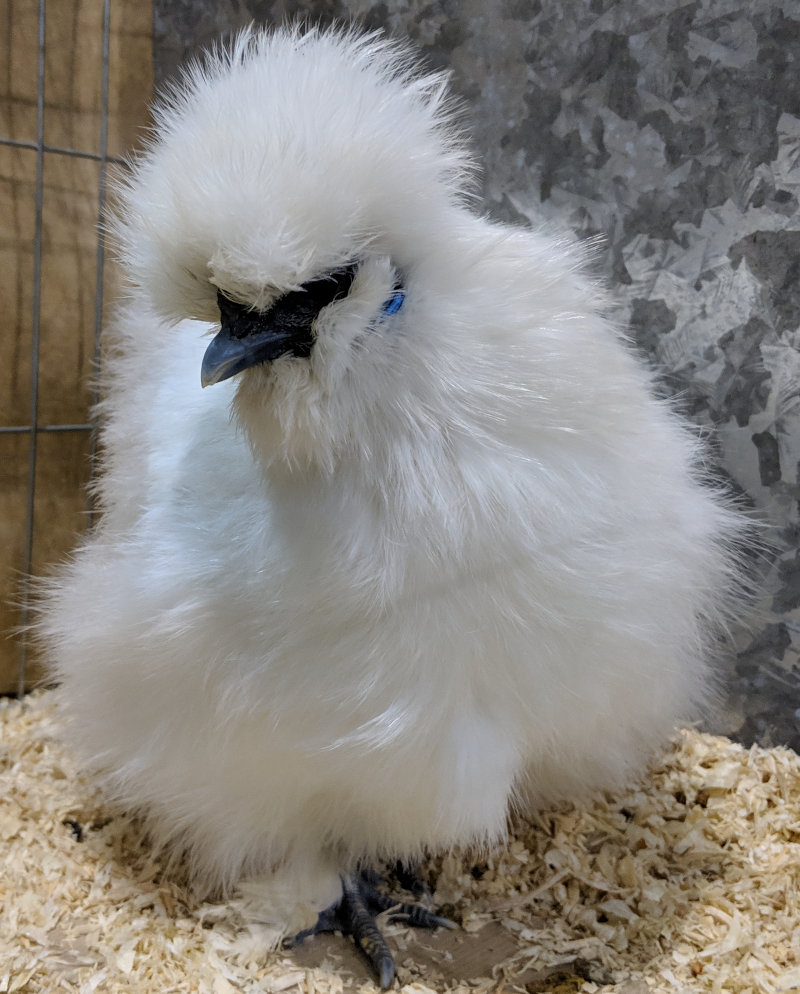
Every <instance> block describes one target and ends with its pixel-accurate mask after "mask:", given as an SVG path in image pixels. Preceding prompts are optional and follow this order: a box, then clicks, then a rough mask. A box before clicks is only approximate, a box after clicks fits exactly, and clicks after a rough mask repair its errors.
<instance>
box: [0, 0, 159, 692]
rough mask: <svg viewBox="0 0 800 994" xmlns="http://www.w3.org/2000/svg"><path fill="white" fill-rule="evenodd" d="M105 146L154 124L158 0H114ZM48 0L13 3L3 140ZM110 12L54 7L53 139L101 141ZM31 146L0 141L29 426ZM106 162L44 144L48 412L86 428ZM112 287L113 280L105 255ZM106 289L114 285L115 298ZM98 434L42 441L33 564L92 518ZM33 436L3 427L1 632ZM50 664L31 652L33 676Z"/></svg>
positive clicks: (9, 348) (20, 401)
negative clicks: (92, 448) (150, 111)
mask: <svg viewBox="0 0 800 994" xmlns="http://www.w3.org/2000/svg"><path fill="white" fill-rule="evenodd" d="M110 10H111V21H110V37H109V63H108V79H109V91H108V94H109V101H108V103H109V108H108V111H109V112H108V118H107V126H108V153H109V155H111V156H119V155H122V154H123V153H124V152H125V151H126V150H127V149H129V148H130V147H131V146H132V145H133V144H134V143H135V142H136V140H137V138H138V136H139V134H140V132H141V128H142V126H143V125H144V124H146V121H147V105H148V102H149V99H150V96H151V91H152V78H153V70H152V12H151V8H150V4H149V3H141V2H136V0H111V7H110ZM38 16H39V3H38V0H6V4H5V5H4V18H3V20H4V28H5V29H6V36H7V37H8V39H9V44H7V45H5V46H2V52H1V53H0V137H3V138H8V139H12V140H14V141H21V142H29V143H34V144H35V143H36V140H37V112H36V101H37V62H38V55H37V46H38ZM102 17H103V4H102V3H100V2H99V0H59V2H58V3H48V4H47V6H46V30H45V87H44V94H45V101H44V120H43V127H44V142H45V144H46V145H48V146H54V147H57V148H68V149H72V150H77V151H80V152H85V153H90V154H95V155H96V154H99V153H100V150H101V116H102V115H101V85H102V28H103V24H102ZM36 162H37V153H36V151H35V150H34V149H28V148H13V147H9V146H2V145H0V266H2V272H3V275H4V278H3V279H2V280H0V313H2V315H3V334H2V335H0V425H3V426H22V425H29V424H30V423H31V420H32V419H31V365H32V350H33V284H34V240H35V232H36V208H35V196H36ZM99 176H100V167H99V164H98V163H97V162H96V161H94V160H92V159H85V158H84V159H82V158H76V157H73V156H66V155H63V154H58V153H57V152H45V154H44V169H43V197H42V254H41V279H42V283H41V324H40V361H39V403H38V420H39V424H41V425H64V424H84V423H86V422H87V421H88V418H89V405H90V400H91V392H90V389H89V378H90V376H91V373H92V366H93V357H94V349H95V345H94V326H95V289H96V273H97V269H96V266H97V220H98V204H99V199H98V182H99ZM104 282H105V286H106V288H107V290H108V288H109V287H110V286H112V285H113V283H114V282H115V277H114V274H113V267H111V266H109V265H108V264H107V266H106V273H105V280H104ZM108 296H110V294H109V293H108V292H107V293H106V299H108ZM88 454H89V438H88V436H87V435H86V434H83V433H73V432H69V433H58V434H42V435H40V437H39V439H38V457H37V468H36V477H35V478H36V496H35V505H34V510H35V519H34V525H35V527H34V545H33V551H34V556H33V571H34V573H37V574H38V573H41V572H42V571H45V570H46V569H47V567H48V565H49V564H52V563H54V562H57V561H59V560H61V559H63V558H64V556H65V555H66V554H67V553H68V552H69V550H70V549H71V548H72V547H73V546H74V543H75V535H76V532H79V531H81V530H82V529H83V528H84V527H85V524H86V520H87V516H86V514H85V513H84V512H85V508H86V500H85V489H84V488H85V484H86V482H87V480H88V475H89V461H88ZM29 455H30V445H29V437H28V436H27V435H0V511H2V517H0V550H2V551H1V552H0V632H2V633H7V632H8V631H9V630H10V629H12V628H13V627H14V626H15V625H17V624H18V623H19V617H20V615H19V609H18V606H17V604H16V603H15V602H16V601H18V599H19V592H20V587H21V572H20V571H21V570H22V569H23V566H24V562H25V544H26V543H25V521H26V505H27V493H28V466H29ZM19 656H20V649H19V644H18V642H17V641H16V640H14V639H9V638H3V639H0V693H4V692H9V691H13V690H15V689H16V686H17V672H18V665H19ZM40 673H41V670H40V667H39V666H38V664H37V662H36V660H35V658H33V659H32V660H31V664H30V665H29V667H28V682H29V684H30V683H33V682H35V681H36V680H37V678H38V677H39V675H40Z"/></svg>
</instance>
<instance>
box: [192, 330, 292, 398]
mask: <svg viewBox="0 0 800 994" xmlns="http://www.w3.org/2000/svg"><path fill="white" fill-rule="evenodd" d="M295 345H296V338H295V334H294V332H293V331H290V330H286V329H281V328H264V330H263V331H261V332H254V333H251V334H249V335H247V336H246V337H245V338H237V337H236V336H235V335H234V334H233V332H232V330H231V328H230V327H227V328H226V327H225V326H224V325H223V327H222V329H221V330H220V332H219V334H217V335H216V336H215V337H214V338H213V339H212V340H211V343H210V344H209V346H208V348H207V349H206V352H205V355H204V356H203V365H202V367H201V370H200V382H201V384H202V385H203V386H204V387H208V386H211V385H212V384H213V383H219V382H220V381H222V380H227V379H228V378H229V377H231V376H235V375H236V374H237V373H241V372H242V370H244V369H249V368H250V367H251V366H258V365H260V364H261V363H262V362H270V361H271V360H272V359H277V358H278V357H279V356H282V355H296V354H297V353H296V351H295Z"/></svg>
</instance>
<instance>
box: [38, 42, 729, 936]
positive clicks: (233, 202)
mask: <svg viewBox="0 0 800 994" xmlns="http://www.w3.org/2000/svg"><path fill="white" fill-rule="evenodd" d="M446 107H447V104H446V101H445V97H444V91H443V84H442V80H441V78H440V77H425V76H421V75H419V74H418V73H417V70H416V69H415V68H414V67H413V64H412V63H411V62H410V61H409V58H408V55H407V54H406V53H405V52H404V50H402V49H400V48H398V47H396V46H394V45H393V44H390V43H388V42H386V41H385V40H382V39H378V38H375V37H367V38H363V37H358V36H357V35H355V34H352V33H338V32H327V33H321V32H316V31H311V32H309V33H306V34H302V33H301V32H300V31H297V30H289V31H278V32H275V33H272V34H269V33H246V34H244V35H242V36H241V37H240V38H239V39H238V40H237V41H236V43H235V44H234V45H233V47H232V49H231V50H230V52H225V51H220V52H217V53H216V54H215V55H214V56H213V57H212V58H211V59H210V61H207V62H205V63H204V64H203V66H202V67H196V68H194V69H193V70H192V71H191V72H190V73H189V75H188V76H187V77H186V78H185V79H184V81H183V84H182V86H181V88H179V89H176V90H174V91H173V93H172V95H171V96H170V97H169V98H168V100H167V101H166V102H165V103H163V104H162V105H161V106H160V108H159V109H158V112H157V115H156V122H157V123H156V128H155V132H154V136H153V139H152V142H151V145H150V147H149V149H148V150H147V152H146V153H145V154H144V155H143V157H142V158H141V159H139V161H138V162H137V163H136V164H135V167H134V169H133V172H132V175H131V177H130V178H129V179H128V180H127V181H126V186H125V188H124V189H123V190H122V191H121V208H120V213H119V216H118V220H117V223H116V231H117V235H118V239H119V242H120V246H121V255H122V259H123V263H124V265H125V267H126V270H127V274H128V277H129V281H130V284H131V290H130V294H129V299H128V301H127V302H126V304H125V305H124V306H123V307H122V308H121V310H120V312H119V314H118V316H117V318H116V320H115V322H114V326H113V329H112V333H113V337H114V342H115V345H116V348H115V350H114V357H113V358H112V359H111V361H110V364H109V368H108V370H107V379H108V383H107V396H106V399H105V401H104V402H103V405H102V413H103V416H104V419H105V428H104V443H105V467H104V473H103V476H102V479H101V483H100V485H99V491H100V500H101V504H102V509H103V518H102V522H101V524H100V525H99V526H98V528H97V529H96V530H95V531H94V533H93V534H92V535H91V536H90V537H89V539H88V540H87V541H86V543H85V544H84V545H83V547H82V548H81V549H79V551H78V552H77V554H76V556H75V559H74V562H72V563H71V564H70V565H69V566H68V567H67V568H66V569H65V570H64V572H63V574H62V576H61V578H60V580H59V581H58V582H57V583H56V584H55V585H54V586H53V588H52V591H51V593H50V594H49V595H48V596H47V598H46V600H45V604H44V606H43V613H42V620H41V631H42V633H43V635H44V637H45V639H46V640H47V643H48V645H49V646H50V650H51V654H52V658H53V660H54V669H55V673H56V675H57V677H58V679H59V681H60V682H61V694H62V697H63V700H64V706H65V709H66V712H67V713H68V714H69V715H70V716H71V718H72V719H73V720H72V724H71V734H72V737H73V741H74V742H75V744H76V746H77V747H78V748H79V749H80V751H81V753H82V754H83V755H84V756H85V757H86V758H87V760H88V761H89V762H90V763H91V765H92V766H93V768H94V769H96V770H97V772H98V774H99V775H100V776H101V777H102V778H103V782H104V784H105V786H106V788H107V789H108V790H109V791H110V792H111V793H112V794H113V795H114V796H115V797H116V798H117V799H118V800H119V801H121V802H122V803H124V804H126V805H129V806H132V807H135V808H138V809H141V810H143V811H144V812H146V814H147V815H148V817H149V819H150V824H151V827H152V832H153V835H154V838H155V839H156V841H157V842H159V843H162V844H165V845H170V846H172V847H173V848H174V849H175V850H177V851H180V852H183V853H185V854H186V855H187V856H188V859H189V862H190V865H191V868H192V870H193V872H194V874H195V878H196V880H197V882H198V886H200V887H202V888H206V889H212V888H217V887H231V886H233V885H236V884H237V883H239V882H240V881H242V880H243V879H244V878H247V877H259V878H265V879H267V880H269V879H270V878H271V879H273V880H274V881H275V885H274V887H273V889H272V891H271V892H270V890H269V886H268V885H267V888H266V890H265V894H264V900H265V902H266V903H267V904H269V901H270V900H272V902H273V906H274V909H275V914H276V916H278V917H279V918H280V919H281V920H282V921H283V923H284V924H285V926H286V927H287V928H296V927H299V924H298V922H299V917H298V915H300V917H302V914H305V913H306V912H307V911H308V909H309V908H311V909H317V910H318V909H319V908H320V907H321V906H322V905H323V904H324V903H326V902H327V901H329V900H331V899H332V895H335V894H336V893H337V890H338V882H337V874H338V873H339V872H340V871H341V870H343V869H346V868H348V867H350V866H352V865H353V863H354V862H355V861H356V860H359V859H367V860H370V859H379V858H382V857H385V856H399V857H409V856H413V855H415V854H418V853H420V852H422V851H424V850H431V849H442V848H447V847H450V846H453V845H455V844H466V845H469V844H484V843H489V842H492V841H494V840H497V839H499V838H501V837H502V836H503V833H504V830H505V825H506V818H507V814H508V812H509V808H510V806H511V805H515V804H516V805H522V804H543V803H549V802H551V801H554V800H557V799H560V798H564V797H572V796H575V795H576V794H577V793H580V792H583V791H586V790H588V789H595V788H598V787H605V786H608V785H611V784H613V783H615V782H618V781H619V780H621V779H622V778H624V777H628V776H630V775H631V774H633V773H635V772H636V771H637V770H640V769H641V767H642V765H643V763H644V762H645V760H646V758H647V757H648V755H649V754H650V753H651V751H652V749H653V748H655V747H657V746H658V745H659V744H660V743H661V742H662V741H663V739H664V738H665V736H667V735H668V733H669V731H670V730H671V728H672V727H673V725H674V723H675V722H676V721H677V720H680V719H682V718H685V717H688V716H690V715H691V714H692V713H694V711H695V709H696V707H697V706H698V704H699V703H700V702H702V701H703V699H704V697H705V694H706V688H707V683H708V679H707V662H706V658H707V649H708V646H709V645H710V644H711V643H712V641H713V638H714V634H715V631H716V628H717V625H718V623H719V622H720V620H721V618H722V615H723V613H724V611H725V609H726V605H727V603H728V600H727V598H728V597H729V595H730V592H731V590H732V587H733V586H734V585H735V568H734V566H733V563H732V555H731V553H730V551H729V550H730V547H731V545H732V544H733V543H734V541H735V539H736V536H737V534H739V532H740V531H741V528H742V526H741V524H740V522H739V519H738V518H737V517H736V516H735V515H734V514H733V513H732V512H731V511H729V510H728V509H727V508H726V506H725V503H724V501H723V500H722V499H721V498H719V497H718V496H716V495H715V494H714V493H713V492H712V490H711V489H710V488H709V487H708V486H705V485H704V484H703V483H701V482H700V479H699V476H698V470H697V459H698V451H699V450H698V443H697V441H696V439H695V437H694V435H693V434H692V433H691V432H690V431H689V430H688V429H687V427H686V426H685V425H684V424H683V423H682V422H681V421H680V419H679V418H678V417H677V416H676V415H675V414H674V413H673V412H672V411H671V410H670V408H669V407H668V406H667V405H666V404H665V403H663V402H661V401H657V400H655V399H654V398H653V391H652V387H651V382H650V376H649V374H648V373H647V372H646V370H645V369H644V368H643V366H642V365H641V363H640V362H639V361H638V360H637V359H636V358H635V357H634V356H633V355H632V354H631V352H630V351H629V350H628V348H627V347H626V346H625V344H624V343H623V342H622V341H621V340H620V337H619V335H618V334H617V333H616V331H615V329H614V328H613V327H612V326H611V325H610V324H609V322H608V321H607V320H606V319H605V318H604V317H603V316H602V310H603V307H604V301H603V298H602V294H601V293H600V292H599V291H598V289H597V287H596V286H595V285H594V284H593V283H592V282H591V281H589V280H588V279H587V277H586V276H585V275H583V271H582V270H583V263H582V256H581V253H580V251H579V250H578V249H577V248H576V247H575V246H574V245H572V244H571V243H570V242H569V241H568V240H566V239H559V238H555V237H554V236H553V235H552V234H551V233H548V232H545V231H542V232H535V231H523V230H515V229H510V228H507V227H504V226H501V225H496V224H492V223H490V222H488V221H487V220H485V219H483V218H481V217H478V216H476V215H475V214H474V213H472V211H471V210H470V208H469V207H468V206H467V199H466V196H465V183H466V177H467V175H468V168H467V160H466V157H465V154H464V152H463V149H462V147H461V145H460V143H459V141H458V140H457V138H456V137H455V132H454V129H453V127H452V124H451V122H450V119H449V116H448V113H447V110H446ZM354 260H358V261H359V263H360V269H359V272H358V275H357V276H356V279H355V282H354V284H353V287H352V290H351V293H350V295H349V296H348V297H346V298H344V299H341V300H338V301H335V302H334V303H333V304H332V305H330V307H328V308H326V309H325V310H324V311H323V312H322V313H321V314H320V317H319V320H318V322H317V326H316V329H315V330H316V344H315V346H314V349H313V351H312V355H311V357H310V359H279V360H277V361H275V362H274V363H271V364H265V365H264V366H261V367H258V368H255V369H251V370H248V371H246V372H245V373H243V374H241V375H240V376H238V377H236V378H235V379H234V380H229V381H226V382H224V383H220V384H217V385H215V386H213V387H211V388H209V389H208V390H205V391H203V390H201V387H200V366H201V362H202V357H203V352H204V349H205V346H206V344H207V341H208V333H209V331H213V330H214V329H213V322H214V321H216V320H218V313H217V311H216V305H215V300H216V291H217V288H222V289H223V290H224V292H226V293H227V294H229V295H230V296H231V297H233V298H234V299H237V300H240V301H242V302H247V303H249V304H251V305H252V306H254V307H256V308H259V309H264V308H266V307H268V306H269V304H270V303H271V302H272V301H273V300H275V299H276V298H277V297H278V296H279V295H280V294H282V293H284V292H286V291H287V290H291V289H296V288H297V287H299V286H301V285H302V284H303V283H304V282H305V281H306V280H308V279H310V278H312V277H314V276H316V275H318V274H320V273H324V272H325V271H327V270H329V269H331V268H334V267H335V266H337V265H341V264H342V263H343V262H352V261H354ZM398 273H399V274H401V276H402V282H403V285H404V288H405V302H404V306H403V308H402V309H401V310H400V311H399V312H398V313H397V314H394V315H385V314H384V313H383V312H382V310H381V305H382V303H383V302H384V301H385V300H386V299H387V297H388V296H389V295H390V294H391V290H392V287H393V285H394V283H395V279H396V277H397V274H398ZM189 319H194V320H189ZM287 882H288V883H287ZM287 887H288V891H287ZM289 891H290V892H291V894H292V899H291V901H289V902H288V904H289V905H291V907H289V906H287V900H286V894H287V892H289ZM298 909H300V912H298Z"/></svg>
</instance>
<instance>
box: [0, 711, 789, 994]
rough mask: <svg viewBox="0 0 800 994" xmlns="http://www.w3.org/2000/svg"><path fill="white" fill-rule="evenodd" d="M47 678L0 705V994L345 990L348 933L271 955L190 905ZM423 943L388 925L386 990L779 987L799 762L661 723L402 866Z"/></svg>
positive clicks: (784, 964)
mask: <svg viewBox="0 0 800 994" xmlns="http://www.w3.org/2000/svg"><path fill="white" fill-rule="evenodd" d="M54 705H55V692H45V693H40V694H36V695H33V696H32V697H30V698H28V699H27V701H26V702H25V703H19V702H8V703H6V704H5V706H3V707H2V709H0V840H1V841H2V850H0V851H2V862H3V868H2V874H0V903H1V904H2V914H0V992H6V991H8V992H10V991H24V992H26V994H38V992H47V994H50V992H54V991H61V990H64V991H76V992H80V994H91V992H93V991H98V992H100V994H116V992H139V991H143V992H145V991H146V992H159V994H166V992H175V994H178V992H184V991H185V992H193V994H194V992H197V994H233V992H235V991H244V992H253V994H255V992H267V994H269V992H279V991H288V992H295V991H296V992H312V991H315V992H320V994H327V992H334V994H338V992H344V991H358V992H362V994H372V992H374V991H376V990H377V988H375V986H374V985H373V984H372V983H371V982H370V981H369V980H367V979H366V972H365V968H364V965H363V964H362V962H361V960H360V959H359V958H358V957H357V956H356V954H355V951H354V950H353V948H352V946H351V945H350V944H349V943H348V941H347V940H344V939H341V938H338V937H329V938H317V939H314V940H312V941H311V942H310V943H308V944H307V945H306V946H304V947H302V948H301V949H298V950H296V951H294V952H292V953H286V952H270V951H269V948H270V945H271V943H273V942H274V939H275V935H274V933H272V932H271V931H270V930H269V928H268V927H267V926H265V925H264V924H263V923H259V916H258V907H257V906H255V905H254V903H253V901H252V900H248V898H247V897H246V895H240V896H238V897H236V898H235V899H233V900H231V901H229V902H227V903H199V902H197V901H195V900H194V899H193V898H192V896H191V895H190V894H189V893H188V892H187V891H186V890H185V888H184V887H183V885H182V883H181V881H180V879H177V878H176V877H175V876H174V875H167V874H165V873H164V871H163V869H162V867H161V866H159V864H158V863H157V862H155V861H154V860H153V858H152V854H151V853H150V851H149V849H148V846H147V842H146V840H143V839H142V837H141V834H140V833H139V832H137V829H136V827H135V826H133V825H131V823H130V821H129V820H128V819H126V818H125V817H124V816H121V815H120V814H118V813H115V812H113V811H111V810H109V809H107V808H106V807H104V805H103V802H102V799H101V798H100V797H99V796H98V795H97V793H96V792H95V791H94V790H93V788H92V787H91V785H90V784H89V783H88V782H87V781H86V780H84V779H83V778H82V777H81V776H79V775H78V773H77V771H76V768H75V764H74V761H73V759H72V757H71V755H70V754H69V752H68V751H67V750H65V748H64V747H63V746H62V745H61V744H60V743H59V742H58V740H57V738H56V737H55V732H56V729H57V725H56V722H55V717H54V711H55V709H54ZM423 872H424V873H427V874H429V876H430V879H431V881H432V882H434V883H435V899H436V903H437V905H438V906H439V907H440V908H441V909H442V910H443V912H444V913H445V914H449V915H451V917H454V918H456V919H457V920H459V921H460V922H461V926H462V927H461V928H460V929H459V930H458V931H456V932H451V933H446V932H441V933H439V934H436V935H428V934H423V933H416V932H414V931H412V930H408V929H403V928H399V927H395V926H387V928H386V931H387V934H388V935H389V937H390V943H391V945H392V947H393V949H394V951H395V954H396V958H397V962H398V974H399V983H400V986H401V988H402V990H403V991H405V992H406V994H412V992H417V994H424V992H427V991H435V992H440V991H461V992H467V991H474V992H483V994H489V992H493V994H510V992H513V991H521V992H526V994H535V992H539V991H548V992H550V991H551V992H557V994H568V992H571V994H576V992H584V994H589V992H595V991H603V992H606V994H611V992H619V994H647V992H658V994H666V992H692V994H694V992H720V991H724V992H727V994H746V992H753V994H778V992H780V991H786V992H788V991H796V990H798V989H800V895H799V894H798V888H800V757H798V756H797V755H796V754H794V753H793V752H790V751H788V750H782V749H761V748H759V747H753V748H751V749H750V750H747V749H744V748H743V747H741V746H739V745H736V744H734V743H731V742H730V741H728V740H727V739H724V738H715V737H712V736H708V735H704V734H699V733H696V732H683V733H680V734H679V735H678V736H677V738H676V740H675V742H674V745H673V747H672V748H671V750H670V751H669V752H668V753H667V754H666V755H665V756H664V757H663V760H662V762H661V763H660V765H658V766H657V767H655V768H653V770H652V771H651V773H650V774H649V776H648V777H647V778H646V780H645V781H644V782H643V783H641V784H640V785H638V786H636V787H634V788H632V789H629V790H628V791H626V792H625V793H624V794H620V795H617V796H609V797H606V798H604V799H601V800H599V801H597V802H596V803H594V804H592V805H589V806H584V807H581V808H572V807H569V808H563V809H561V810H559V811H550V812H545V813H542V814H540V815H538V816H537V817H536V818H535V820H532V821H530V822H525V823H520V824H518V825H517V826H516V828H515V830H514V834H513V836H512V838H511V839H510V840H509V844H508V845H507V846H506V847H505V848H504V849H503V850H501V851H499V852H497V853H495V854H493V855H491V856H487V855H486V854H484V855H482V856H474V855H473V856H471V857H468V856H466V855H463V854H452V855H449V856H447V857H445V858H444V859H439V860H432V861H431V862H430V864H429V865H427V866H426V867H423Z"/></svg>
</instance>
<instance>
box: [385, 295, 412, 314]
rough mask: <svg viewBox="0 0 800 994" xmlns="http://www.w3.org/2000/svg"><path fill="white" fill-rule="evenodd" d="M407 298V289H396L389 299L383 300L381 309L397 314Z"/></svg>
mask: <svg viewBox="0 0 800 994" xmlns="http://www.w3.org/2000/svg"><path fill="white" fill-rule="evenodd" d="M405 299H406V295H405V291H403V290H395V292H394V293H393V294H392V295H391V297H389V299H388V300H385V301H384V302H383V306H382V307H381V310H382V311H383V313H384V314H397V312H398V311H399V310H400V308H401V307H402V306H403V302H404V301H405Z"/></svg>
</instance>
